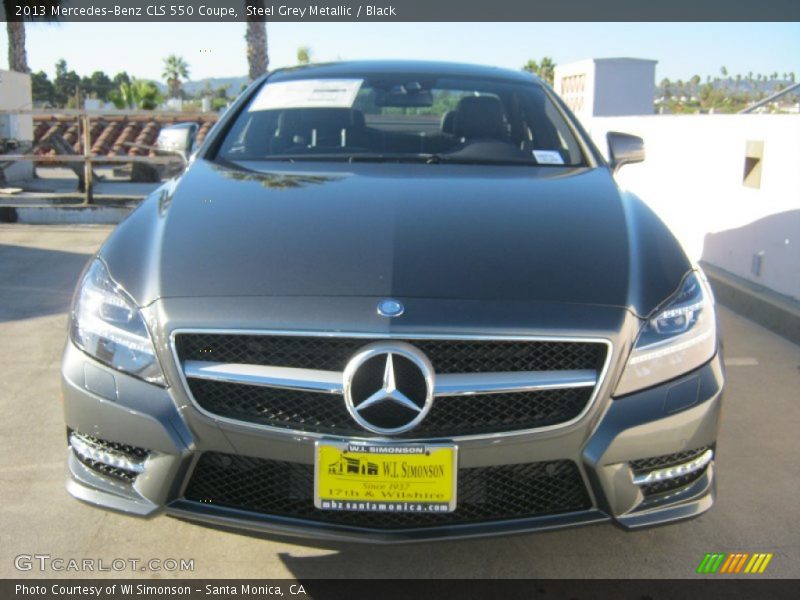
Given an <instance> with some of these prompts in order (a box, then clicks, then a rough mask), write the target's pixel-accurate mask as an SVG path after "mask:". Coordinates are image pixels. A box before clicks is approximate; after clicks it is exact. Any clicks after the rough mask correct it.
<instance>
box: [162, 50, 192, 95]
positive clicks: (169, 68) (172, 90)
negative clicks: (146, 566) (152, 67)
mask: <svg viewBox="0 0 800 600" xmlns="http://www.w3.org/2000/svg"><path fill="white" fill-rule="evenodd" d="M161 76H162V77H163V78H164V79H166V80H167V87H168V88H169V95H170V98H179V97H180V95H181V80H183V79H188V78H189V65H188V64H187V63H186V61H185V60H183V58H181V57H180V56H176V55H175V54H170V55H169V56H168V57H167V58H165V59H164V72H163V73H162V74H161Z"/></svg>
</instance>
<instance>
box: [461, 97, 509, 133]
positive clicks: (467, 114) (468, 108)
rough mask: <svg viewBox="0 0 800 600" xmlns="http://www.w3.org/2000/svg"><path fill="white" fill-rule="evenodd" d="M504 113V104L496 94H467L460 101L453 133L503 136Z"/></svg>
mask: <svg viewBox="0 0 800 600" xmlns="http://www.w3.org/2000/svg"><path fill="white" fill-rule="evenodd" d="M503 115H504V111H503V104H502V102H500V100H499V99H498V98H496V97H495V96H466V97H465V98H462V99H461V101H460V102H459V103H458V108H457V110H456V117H455V123H454V125H455V127H454V132H453V133H454V134H455V135H456V136H457V137H463V138H492V139H500V138H503V137H505V121H504V120H503Z"/></svg>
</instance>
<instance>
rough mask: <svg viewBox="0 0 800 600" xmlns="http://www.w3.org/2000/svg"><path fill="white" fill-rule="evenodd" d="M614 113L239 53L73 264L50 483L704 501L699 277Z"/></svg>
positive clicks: (704, 337) (364, 524) (399, 523)
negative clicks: (153, 170) (201, 132)
mask: <svg viewBox="0 0 800 600" xmlns="http://www.w3.org/2000/svg"><path fill="white" fill-rule="evenodd" d="M608 141H609V155H610V157H611V160H610V161H609V162H606V161H605V160H604V159H603V158H602V156H601V155H600V154H599V153H598V151H597V149H596V148H595V147H594V146H593V144H592V142H591V141H590V140H589V138H588V137H587V135H586V134H585V132H584V131H583V130H582V129H581V127H580V125H579V124H578V123H577V122H576V120H575V118H574V117H573V116H572V115H571V114H570V113H569V111H568V110H567V109H566V108H565V106H564V104H563V103H562V102H561V101H560V100H559V99H558V98H557V97H555V95H554V94H553V93H552V91H551V90H550V89H549V88H548V87H547V86H546V85H544V84H543V83H542V82H540V81H539V80H538V79H536V78H535V77H533V76H532V75H529V74H527V73H523V72H513V71H504V70H499V69H493V68H487V67H473V66H466V65H454V64H440V63H416V62H353V63H337V64H329V65H317V66H309V67H301V68H294V69H287V70H279V71H275V72H273V73H271V74H269V75H268V76H266V77H264V78H262V79H261V80H258V81H256V82H255V83H254V84H253V85H252V86H250V88H249V89H248V90H247V91H245V92H244V93H243V94H242V95H241V97H240V98H239V99H238V100H237V101H236V103H235V104H234V105H233V106H232V107H231V108H230V109H229V110H228V111H227V112H226V113H225V115H224V116H223V117H222V118H221V119H220V121H219V123H218V124H217V125H216V126H215V128H214V129H213V131H212V132H211V134H210V135H209V136H208V137H207V139H206V140H205V141H204V142H203V143H202V145H201V147H200V148H199V149H198V150H197V151H196V153H195V155H194V157H193V160H192V161H191V162H190V165H189V167H188V168H187V170H186V171H185V173H184V174H183V175H182V176H181V177H180V178H178V179H177V180H174V181H171V182H168V183H167V184H165V185H164V186H162V187H161V188H160V189H159V190H157V191H156V192H155V193H154V194H152V195H151V196H150V197H148V198H147V199H146V200H145V201H144V202H143V203H142V205H141V206H140V207H139V208H138V209H137V210H136V211H134V212H133V213H132V214H131V215H130V217H129V218H128V219H126V220H125V221H124V222H123V223H122V224H120V225H119V227H117V229H116V230H115V231H114V232H113V234H112V235H111V236H110V237H109V239H108V240H107V241H106V243H105V244H104V245H103V246H102V248H101V249H100V250H99V252H98V253H97V255H96V256H95V257H94V258H93V259H92V260H91V261H90V263H89V264H88V265H87V268H86V270H85V271H84V273H83V275H82V276H81V280H80V283H79V285H78V289H77V291H76V294H75V299H74V304H73V308H72V311H71V324H70V332H69V341H68V342H67V346H66V351H65V354H64V359H63V368H62V375H63V388H64V409H65V416H66V426H67V440H68V453H67V457H68V459H67V460H68V478H67V488H68V490H69V492H70V493H71V494H72V495H74V496H75V497H77V498H80V499H81V500H84V501H86V502H89V503H92V504H95V505H98V506H101V507H105V508H110V509H116V510H120V511H124V512H127V513H131V514H136V515H143V516H145V515H157V514H162V513H165V514H169V515H174V516H179V517H182V518H188V519H196V520H200V521H205V522H211V523H219V524H224V525H226V526H234V527H243V528H250V529H254V530H263V531H270V532H278V533H287V534H297V535H306V536H312V537H319V538H323V537H324V538H334V539H363V540H373V541H407V540H420V539H434V538H441V537H457V536H479V535H486V534H500V533H509V532H517V531H532V530H539V529H548V528H553V527H560V526H566V525H577V524H586V523H591V522H600V521H607V520H611V521H614V522H616V523H618V524H621V525H622V526H624V527H626V528H634V527H639V526H644V525H651V524H658V523H664V522H669V521H673V520H677V519H682V518H686V517H691V516H695V515H698V514H701V513H702V512H703V511H705V510H707V509H708V508H709V507H710V506H711V504H712V503H713V499H714V485H715V484H714V451H715V441H716V435H717V426H718V419H719V411H720V403H721V393H722V387H723V372H722V367H721V359H720V354H719V348H718V336H717V330H716V317H715V313H714V304H713V298H712V295H711V292H710V290H709V287H708V283H707V282H706V279H705V277H704V275H703V273H702V272H701V271H700V270H699V269H698V268H697V267H695V266H693V264H692V263H691V262H690V261H689V260H688V259H687V258H686V255H685V254H684V252H683V251H682V250H681V248H680V246H679V244H678V243H677V242H676V240H675V238H674V237H673V236H672V234H671V233H670V232H669V231H668V230H667V228H666V227H665V226H664V225H663V224H662V223H661V221H660V220H659V219H658V218H657V217H656V216H655V215H654V214H653V212H651V210H649V209H648V208H647V206H645V205H644V204H643V203H642V202H641V201H640V200H638V199H637V198H635V197H632V196H631V195H629V194H627V193H625V192H623V191H620V189H618V187H617V186H616V185H615V182H614V179H613V172H614V170H615V169H616V168H618V167H619V166H621V165H623V164H625V163H626V162H635V161H639V160H642V159H643V157H644V151H643V146H642V142H641V140H640V139H639V138H634V137H632V136H626V135H623V134H609V140H608Z"/></svg>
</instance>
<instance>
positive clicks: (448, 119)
mask: <svg viewBox="0 0 800 600" xmlns="http://www.w3.org/2000/svg"><path fill="white" fill-rule="evenodd" d="M455 124H456V111H454V110H448V111H447V112H446V113H444V114H443V115H442V133H449V134H451V135H452V134H453V132H454V131H455Z"/></svg>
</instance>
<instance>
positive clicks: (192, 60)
mask: <svg viewBox="0 0 800 600" xmlns="http://www.w3.org/2000/svg"><path fill="white" fill-rule="evenodd" d="M244 30H245V25H244V24H243V23H225V24H219V23H181V24H175V23H147V24H145V23H102V24H97V23H94V24H93V23H62V24H55V25H48V24H29V25H28V61H29V63H30V66H31V68H32V69H33V70H34V71H38V70H44V71H46V72H48V73H49V74H50V75H51V76H52V75H53V71H54V69H53V65H54V64H55V62H56V60H58V59H59V58H62V57H63V58H65V59H66V60H67V63H68V65H69V67H70V68H71V69H74V70H75V71H77V72H78V73H79V74H81V75H88V74H90V73H91V72H92V71H94V70H97V69H100V70H103V71H105V72H106V73H108V74H110V75H113V74H114V73H116V72H118V71H120V70H127V71H128V72H129V73H130V74H132V75H134V76H136V77H142V78H149V79H160V78H161V61H162V59H163V57H164V56H166V55H168V54H171V53H176V54H179V55H182V56H183V57H184V58H185V59H186V60H187V61H188V63H189V65H190V68H191V78H192V79H201V78H204V77H226V76H239V75H244V74H245V73H246V72H247V65H246V61H245V53H244V47H245V44H244ZM268 35H269V52H270V59H271V66H273V67H278V66H285V65H291V64H294V63H295V56H296V51H297V48H298V47H299V46H304V45H306V46H310V47H311V48H312V50H313V59H314V60H315V61H328V60H337V59H359V58H416V59H431V60H454V61H460V62H474V63H482V64H492V65H497V66H502V67H509V68H519V67H520V66H521V65H522V64H523V63H524V62H525V61H526V60H527V59H528V58H536V59H539V58H541V57H542V56H544V55H549V56H552V57H553V58H554V59H555V61H556V63H566V62H571V61H573V60H580V59H583V58H592V57H594V58H600V57H614V56H632V57H640V58H651V59H655V60H658V61H659V62H658V67H657V71H656V77H657V80H659V81H660V80H661V79H662V78H664V77H669V78H671V79H688V78H690V77H691V76H692V75H693V74H695V73H697V74H699V75H700V76H701V77H702V78H703V79H705V76H706V75H712V76H717V75H719V69H720V66H722V65H724V66H726V67H727V69H728V71H729V73H731V74H732V75H735V74H736V73H741V74H742V75H743V76H746V75H747V73H748V72H749V71H752V72H753V73H759V72H761V73H764V74H768V73H772V72H773V71H777V72H778V73H780V74H783V73H784V72H787V71H795V72H796V73H797V74H798V76H800V23H271V24H269V25H268ZM6 44H7V39H6V33H5V27H2V28H0V48H2V52H0V68H7V65H8V62H7V57H6V52H5V46H6ZM112 48H113V52H112V51H109V49H112Z"/></svg>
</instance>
